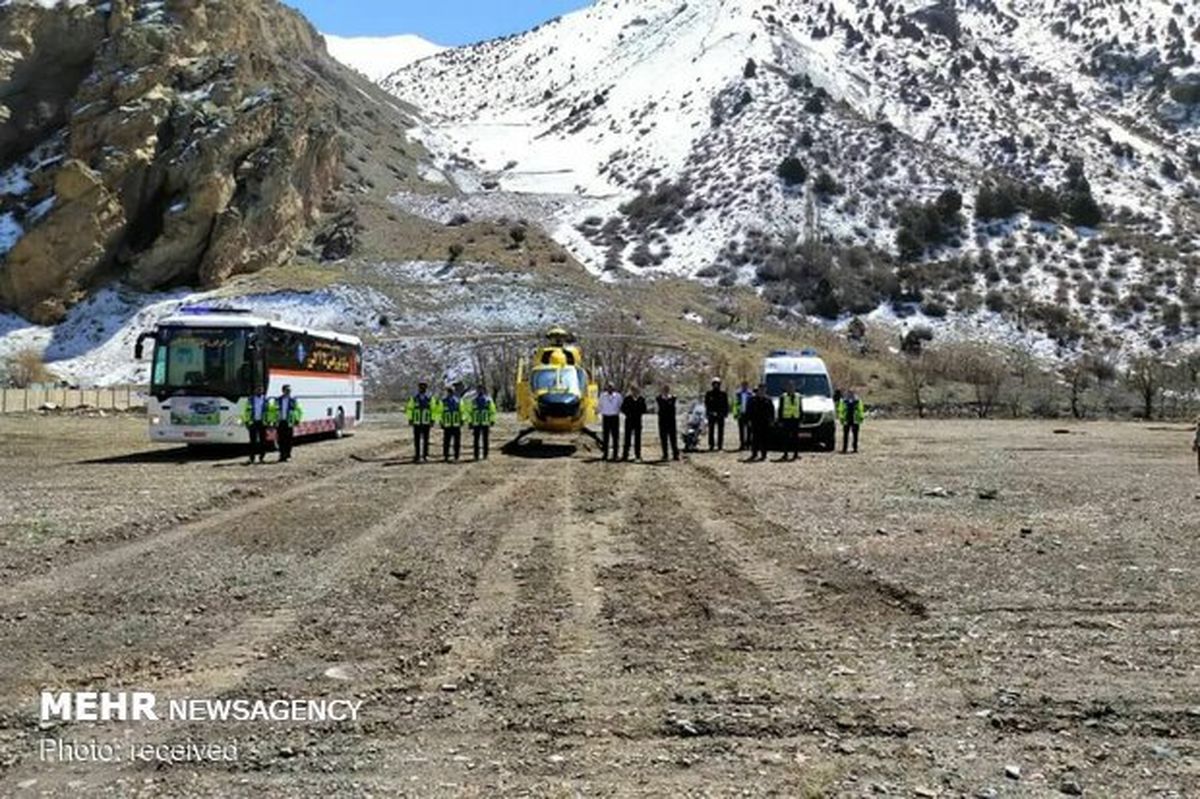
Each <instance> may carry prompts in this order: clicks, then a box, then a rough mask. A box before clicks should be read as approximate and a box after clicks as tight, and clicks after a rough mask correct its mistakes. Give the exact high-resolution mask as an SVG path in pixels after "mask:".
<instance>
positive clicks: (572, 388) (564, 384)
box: [530, 367, 582, 394]
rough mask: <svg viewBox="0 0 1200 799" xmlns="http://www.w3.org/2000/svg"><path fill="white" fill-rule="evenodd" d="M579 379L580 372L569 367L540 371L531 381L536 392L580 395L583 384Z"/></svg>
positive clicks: (534, 374) (535, 373)
mask: <svg viewBox="0 0 1200 799" xmlns="http://www.w3.org/2000/svg"><path fill="white" fill-rule="evenodd" d="M579 378H580V376H579V370H578V369H573V368H570V367H568V368H564V369H539V370H537V371H536V372H534V373H533V375H532V377H531V379H530V380H531V382H532V384H533V388H534V390H535V391H553V392H558V393H563V394H578V393H580V388H579V387H580V385H581V383H582V381H581V380H580V379H579Z"/></svg>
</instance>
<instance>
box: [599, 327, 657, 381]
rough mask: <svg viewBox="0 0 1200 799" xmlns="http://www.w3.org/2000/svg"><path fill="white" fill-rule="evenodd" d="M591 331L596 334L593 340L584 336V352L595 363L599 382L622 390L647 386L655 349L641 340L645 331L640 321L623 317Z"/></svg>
mask: <svg viewBox="0 0 1200 799" xmlns="http://www.w3.org/2000/svg"><path fill="white" fill-rule="evenodd" d="M590 329H591V330H592V331H593V332H594V333H595V335H593V336H592V337H591V338H590V339H589V338H588V337H587V336H586V335H585V336H584V337H583V338H584V341H583V342H582V343H583V345H584V353H585V354H586V355H587V357H590V358H591V359H592V360H593V361H594V363H595V364H596V367H597V370H598V375H599V379H600V380H602V381H603V382H605V383H612V384H613V385H615V386H617V387H618V388H619V389H622V390H625V389H627V388H629V387H630V386H643V385H645V384H646V382H647V380H648V379H649V378H650V376H651V360H652V358H653V356H654V348H653V347H652V346H650V345H648V344H647V343H646V342H645V341H642V340H639V338H638V337H639V336H641V335H643V331H642V329H641V327H640V326H639V325H638V324H637V322H635V321H634V320H633V319H631V318H629V317H624V316H621V317H617V318H616V319H613V320H610V321H606V322H602V323H600V324H597V325H593V326H592V327H591V328H590ZM593 379H597V376H596V375H593Z"/></svg>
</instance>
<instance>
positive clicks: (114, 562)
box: [0, 462, 378, 606]
mask: <svg viewBox="0 0 1200 799" xmlns="http://www.w3.org/2000/svg"><path fill="white" fill-rule="evenodd" d="M376 468H378V465H375V464H370V463H361V462H354V463H352V464H351V465H349V466H343V467H342V468H340V469H336V470H334V471H333V472H331V473H329V474H326V475H323V476H322V477H319V478H318V479H316V480H314V481H307V480H301V481H299V482H297V483H296V484H294V485H291V486H289V487H287V488H285V489H284V490H282V491H280V492H279V493H277V494H272V495H271V496H267V497H261V498H255V499H251V500H249V501H247V502H243V503H240V504H237V505H235V506H234V507H232V508H228V509H225V510H222V511H218V512H217V513H215V514H213V515H210V516H206V517H205V518H203V519H199V520H197V521H194V522H187V523H184V524H180V525H177V526H175V527H169V528H166V529H164V530H161V531H159V532H156V533H150V534H148V535H146V536H144V537H142V538H139V539H138V540H136V541H133V542H130V543H127V544H122V545H120V546H118V547H115V548H112V549H108V550H104V551H102V552H97V553H93V554H91V555H86V556H84V557H83V558H81V559H79V560H74V561H71V562H70V563H66V564H64V565H62V566H59V567H58V568H56V569H54V570H53V571H51V572H49V573H48V574H44V575H40V576H38V577H34V578H32V579H29V580H24V581H21V582H18V583H14V584H13V585H10V586H6V587H5V588H4V589H3V590H0V606H3V605H11V604H16V603H19V602H22V601H24V602H35V601H44V600H45V599H47V598H48V597H50V596H62V595H63V594H67V593H72V592H75V591H87V590H89V589H90V588H91V586H90V585H89V583H90V582H91V581H92V580H93V579H98V578H99V577H100V576H101V575H102V574H106V573H111V572H113V571H114V570H115V569H117V568H118V567H120V566H123V565H125V564H126V563H129V562H130V561H133V560H135V559H137V558H140V557H142V556H144V555H147V554H151V553H154V552H157V551H159V550H162V549H165V548H167V547H172V546H179V545H182V544H184V543H185V542H187V541H188V540H190V539H192V538H194V537H196V536H197V535H199V534H201V533H205V532H209V531H213V530H221V529H224V528H228V527H236V526H237V522H238V521H239V520H241V519H245V518H248V517H251V516H256V515H262V514H267V513H269V512H270V510H271V509H272V508H276V507H279V506H280V505H284V504H286V503H289V502H292V501H294V500H296V499H299V498H303V497H304V496H305V495H306V494H310V493H312V492H313V491H314V490H317V489H320V488H324V487H328V486H335V485H337V484H339V483H343V482H346V481H350V480H353V479H355V478H356V477H358V476H359V475H362V474H363V473H366V472H368V471H371V470H372V469H376Z"/></svg>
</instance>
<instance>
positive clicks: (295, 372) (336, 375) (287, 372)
mask: <svg viewBox="0 0 1200 799" xmlns="http://www.w3.org/2000/svg"><path fill="white" fill-rule="evenodd" d="M267 375H268V376H269V377H274V376H276V375H280V376H284V377H319V378H321V379H323V380H357V379H359V378H360V377H361V376H360V375H347V374H341V373H340V372H306V371H304V370H302V369H270V370H268V371H267Z"/></svg>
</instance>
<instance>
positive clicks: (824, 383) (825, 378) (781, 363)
mask: <svg viewBox="0 0 1200 799" xmlns="http://www.w3.org/2000/svg"><path fill="white" fill-rule="evenodd" d="M762 383H763V385H765V386H766V387H767V395H768V396H769V397H771V399H772V401H773V402H774V403H775V418H776V419H778V418H779V398H780V397H781V396H782V395H783V394H785V393H786V392H787V390H788V385H789V384H794V385H795V387H796V392H797V393H798V394H800V397H801V400H802V402H801V409H802V416H801V420H800V437H801V439H802V440H804V441H810V442H812V443H814V444H816V445H817V446H819V447H821V448H823V449H826V450H828V451H830V452H832V451H833V449H834V447H835V443H834V442H835V439H836V437H837V424H836V423H837V410H836V409H835V408H834V404H833V381H832V380H831V379H830V377H829V369H828V368H827V367H826V366H825V361H823V360H821V358H820V356H818V355H817V352H816V350H810V349H806V350H799V351H793V350H775V351H773V352H771V353H770V354H769V355H768V356H767V357H766V358H765V359H764V360H763V369H762Z"/></svg>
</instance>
